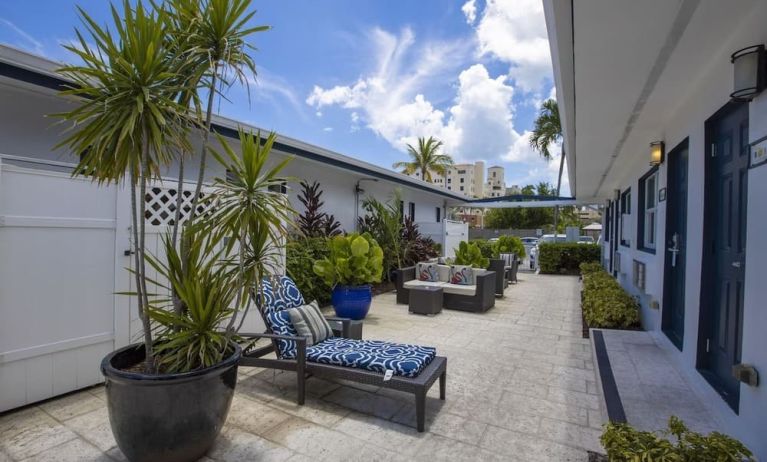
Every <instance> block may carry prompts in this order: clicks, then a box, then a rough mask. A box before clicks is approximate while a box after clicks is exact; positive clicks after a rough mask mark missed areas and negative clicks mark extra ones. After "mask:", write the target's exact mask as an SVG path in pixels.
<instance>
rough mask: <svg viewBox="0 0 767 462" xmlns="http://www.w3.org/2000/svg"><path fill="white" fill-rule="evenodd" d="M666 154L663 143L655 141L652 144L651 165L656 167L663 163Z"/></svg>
mask: <svg viewBox="0 0 767 462" xmlns="http://www.w3.org/2000/svg"><path fill="white" fill-rule="evenodd" d="M665 154H666V152H665V145H664V144H663V141H653V142H652V143H650V165H652V166H656V165H660V164H662V163H663V157H664V155H665Z"/></svg>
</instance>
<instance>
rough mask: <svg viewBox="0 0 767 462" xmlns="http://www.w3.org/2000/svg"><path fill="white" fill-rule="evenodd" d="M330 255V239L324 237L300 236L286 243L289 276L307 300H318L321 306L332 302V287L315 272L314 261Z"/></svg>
mask: <svg viewBox="0 0 767 462" xmlns="http://www.w3.org/2000/svg"><path fill="white" fill-rule="evenodd" d="M329 255H330V248H329V247H328V239H327V238H324V237H312V238H303V239H302V238H299V239H295V240H290V241H288V243H287V245H286V249H285V260H286V265H287V272H288V276H290V277H291V279H293V281H295V283H296V285H297V286H298V290H300V291H301V295H303V296H304V298H305V299H306V301H307V302H309V301H311V300H317V302H319V304H320V305H321V306H322V305H327V304H328V303H329V302H330V291H331V287H330V286H329V285H327V284H326V283H325V281H324V280H323V279H322V278H319V277H317V275H316V274H314V262H315V261H318V260H322V259H324V258H327V257H328V256H329Z"/></svg>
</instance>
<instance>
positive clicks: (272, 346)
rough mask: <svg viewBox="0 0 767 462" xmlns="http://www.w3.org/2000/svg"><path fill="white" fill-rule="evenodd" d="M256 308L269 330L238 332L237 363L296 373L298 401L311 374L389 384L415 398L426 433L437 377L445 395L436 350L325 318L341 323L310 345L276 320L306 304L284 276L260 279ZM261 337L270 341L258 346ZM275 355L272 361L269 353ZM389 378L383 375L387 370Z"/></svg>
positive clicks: (418, 423)
mask: <svg viewBox="0 0 767 462" xmlns="http://www.w3.org/2000/svg"><path fill="white" fill-rule="evenodd" d="M254 295H255V299H256V305H257V307H258V312H259V313H260V314H261V318H262V319H263V321H264V324H265V325H266V327H267V330H270V331H271V332H266V333H261V334H257V333H240V334H239V335H240V337H241V338H242V339H243V341H244V342H246V347H245V348H244V349H243V355H242V359H241V360H240V366H246V367H247V366H249V367H263V368H267V369H279V370H284V371H295V372H296V380H297V386H298V387H297V388H298V395H297V398H296V402H297V403H298V404H299V405H303V404H304V402H305V399H306V380H307V379H308V378H310V377H321V378H325V379H336V380H338V379H342V380H349V381H353V382H358V383H364V384H369V385H375V386H379V387H383V388H389V389H393V390H398V391H402V392H406V393H410V394H412V395H414V396H415V405H416V427H417V429H418V431H419V432H423V431H424V427H425V413H426V393H427V392H428V391H429V389H430V388H431V386H432V385H433V384H434V382H436V381H437V379H439V397H440V399H441V400H444V399H445V385H446V379H447V358H446V357H444V356H437V355H436V349H434V348H431V347H423V346H418V345H406V344H398V343H391V342H384V341H377V340H362V339H353V338H349V337H350V332H351V330H352V329H351V326H352V323H353V322H359V321H352V320H351V319H347V318H338V317H326V319H327V320H328V321H334V322H336V323H340V328H333V334H334V335H333V337H331V338H328V339H327V340H324V341H322V342H319V343H317V344H315V345H312V346H308V345H307V338H306V337H303V336H300V335H298V334H297V332H296V331H295V329H294V328H293V326H292V325H285V323H282V322H280V321H276V320H275V319H276V318H278V316H274V313H277V312H279V311H283V310H288V309H289V308H295V307H299V306H301V305H304V299H303V296H302V295H301V292H300V291H299V290H298V287H297V286H296V284H295V283H294V282H293V280H292V279H290V278H289V277H287V276H281V277H279V278H277V279H270V280H264V282H263V284H262V286H261V290H260V291H259V293H258V294H254ZM259 339H268V340H270V343H269V344H267V345H264V346H260V347H259V346H257V344H256V341H257V340H259ZM273 352H274V353H275V354H276V359H275V358H273V357H268V356H270V355H271V353H273ZM387 370H390V371H392V372H393V376H392V377H391V378H389V379H386V374H385V373H386V371H387Z"/></svg>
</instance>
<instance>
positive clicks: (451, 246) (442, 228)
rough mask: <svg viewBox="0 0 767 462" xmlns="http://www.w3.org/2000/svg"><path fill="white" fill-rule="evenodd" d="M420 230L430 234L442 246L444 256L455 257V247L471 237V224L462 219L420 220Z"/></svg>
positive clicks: (423, 233)
mask: <svg viewBox="0 0 767 462" xmlns="http://www.w3.org/2000/svg"><path fill="white" fill-rule="evenodd" d="M417 224H418V231H420V232H421V234H422V235H424V236H428V237H430V238H432V239H433V240H434V242H436V243H438V244H440V245H441V246H442V256H443V257H454V256H455V249H456V248H458V244H459V243H460V242H461V241H466V240H468V239H469V225H468V224H467V223H463V222H460V221H453V220H442V221H441V222H439V223H436V222H420V223H417Z"/></svg>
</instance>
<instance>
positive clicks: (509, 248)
mask: <svg viewBox="0 0 767 462" xmlns="http://www.w3.org/2000/svg"><path fill="white" fill-rule="evenodd" d="M502 253H513V254H514V255H516V256H517V258H519V259H520V260H522V259H524V258H525V244H523V243H522V239H520V238H518V237H516V236H501V237H499V238H498V242H496V243H495V258H498V257H499V256H500V254H502Z"/></svg>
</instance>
